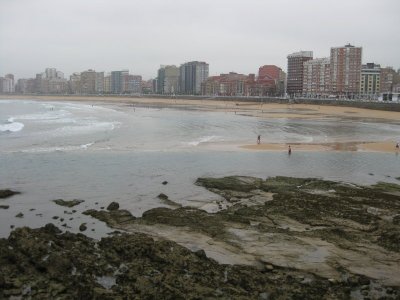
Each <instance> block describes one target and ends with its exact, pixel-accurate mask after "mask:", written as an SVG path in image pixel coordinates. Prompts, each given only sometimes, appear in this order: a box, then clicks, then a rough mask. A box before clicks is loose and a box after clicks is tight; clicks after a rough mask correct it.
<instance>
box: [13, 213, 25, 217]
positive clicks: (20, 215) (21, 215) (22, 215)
mask: <svg viewBox="0 0 400 300" xmlns="http://www.w3.org/2000/svg"><path fill="white" fill-rule="evenodd" d="M15 217H16V218H23V217H24V214H23V213H22V212H19V213H18V214H16V215H15Z"/></svg>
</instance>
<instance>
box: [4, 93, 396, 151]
mask: <svg viewBox="0 0 400 300" xmlns="http://www.w3.org/2000/svg"><path fill="white" fill-rule="evenodd" d="M26 98H29V99H34V100H38V101H60V102H81V103H88V104H92V105H104V106H110V105H116V106H121V105H124V106H125V105H126V106H129V107H157V108H160V107H161V108H176V109H196V110H205V111H222V112H225V113H232V114H237V115H246V116H253V117H257V118H261V119H289V120H294V119H304V120H329V119H335V118H343V119H347V120H350V121H351V120H353V121H365V120H373V121H381V122H389V123H391V122H398V121H399V120H400V112H394V111H382V110H373V109H363V108H356V107H341V106H324V105H311V104H276V103H258V102H239V101H217V100H211V99H209V100H191V99H190V100H189V99H186V100H185V99H173V98H171V99H166V98H139V97H137V98H133V97H124V96H118V97H117V96H27V97H24V96H22V95H0V99H26ZM399 140H400V136H399V135H397V136H393V137H392V138H391V139H388V140H385V141H351V140H350V141H349V140H346V141H340V140H339V141H334V142H330V141H328V142H326V143H296V141H292V142H290V141H289V142H288V143H279V142H276V141H273V140H268V141H264V140H263V139H262V140H261V144H259V145H258V144H256V143H254V144H242V145H237V144H232V145H231V147H237V148H238V149H243V150H257V151H286V150H287V148H288V146H289V145H291V147H292V150H293V151H364V152H386V153H398V152H399V150H398V149H396V148H395V145H396V143H397V142H399ZM214 149H218V148H217V147H214ZM225 149H226V147H225Z"/></svg>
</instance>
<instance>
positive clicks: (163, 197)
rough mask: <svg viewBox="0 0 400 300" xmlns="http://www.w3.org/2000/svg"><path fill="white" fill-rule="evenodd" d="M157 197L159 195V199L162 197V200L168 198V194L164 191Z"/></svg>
mask: <svg viewBox="0 0 400 300" xmlns="http://www.w3.org/2000/svg"><path fill="white" fill-rule="evenodd" d="M157 197H158V198H159V199H161V200H168V196H167V195H165V194H163V193H161V194H160V195H158V196H157Z"/></svg>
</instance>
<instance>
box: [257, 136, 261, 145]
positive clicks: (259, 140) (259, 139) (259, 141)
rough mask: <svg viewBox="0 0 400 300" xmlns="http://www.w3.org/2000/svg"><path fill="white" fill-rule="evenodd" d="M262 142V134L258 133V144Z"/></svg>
mask: <svg viewBox="0 0 400 300" xmlns="http://www.w3.org/2000/svg"><path fill="white" fill-rule="evenodd" d="M260 143H261V135H258V137H257V144H260Z"/></svg>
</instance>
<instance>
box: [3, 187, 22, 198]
mask: <svg viewBox="0 0 400 300" xmlns="http://www.w3.org/2000/svg"><path fill="white" fill-rule="evenodd" d="M17 194H20V192H17V191H13V190H9V189H6V190H0V199H5V198H8V197H11V196H14V195H17Z"/></svg>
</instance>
